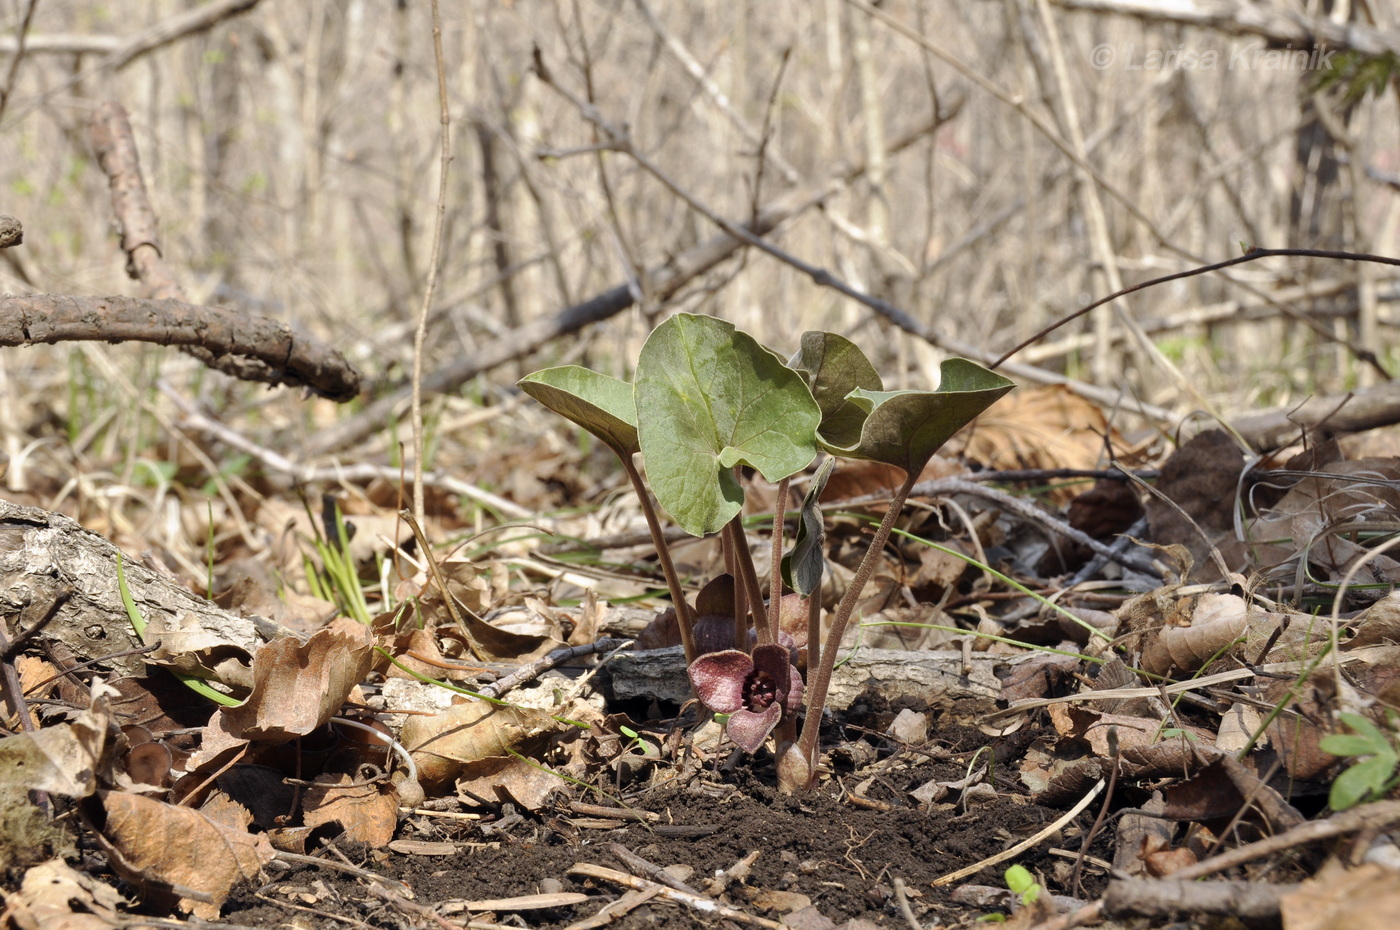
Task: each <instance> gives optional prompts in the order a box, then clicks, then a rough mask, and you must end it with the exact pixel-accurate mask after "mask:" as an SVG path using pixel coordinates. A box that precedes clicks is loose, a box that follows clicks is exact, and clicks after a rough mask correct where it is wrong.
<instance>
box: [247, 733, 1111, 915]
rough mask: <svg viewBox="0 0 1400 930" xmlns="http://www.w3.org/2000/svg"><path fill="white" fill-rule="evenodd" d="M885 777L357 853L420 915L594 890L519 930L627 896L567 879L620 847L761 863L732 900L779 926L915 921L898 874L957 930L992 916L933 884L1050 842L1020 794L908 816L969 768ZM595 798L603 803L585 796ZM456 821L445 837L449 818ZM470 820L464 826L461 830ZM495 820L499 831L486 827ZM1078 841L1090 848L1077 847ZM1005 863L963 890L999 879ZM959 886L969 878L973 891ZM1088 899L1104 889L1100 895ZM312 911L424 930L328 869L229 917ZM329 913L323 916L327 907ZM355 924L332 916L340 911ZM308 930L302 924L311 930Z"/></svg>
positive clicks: (263, 894)
mask: <svg viewBox="0 0 1400 930" xmlns="http://www.w3.org/2000/svg"><path fill="white" fill-rule="evenodd" d="M880 768H881V769H882V770H883V774H881V775H879V776H878V777H876V779H875V781H874V782H873V783H869V782H867V781H866V780H867V779H868V778H869V771H866V772H862V773H861V774H860V775H859V776H851V775H845V776H841V775H838V776H837V777H836V778H833V779H832V780H831V781H829V782H828V783H826V784H825V785H824V786H823V788H822V789H821V790H820V791H817V792H814V793H812V794H810V795H807V796H804V797H801V798H791V797H786V796H783V795H780V794H779V793H778V792H777V791H776V790H775V789H774V788H773V786H772V784H771V766H770V765H767V764H766V763H765V761H763V760H758V761H755V762H754V763H753V765H752V767H749V766H747V765H745V764H741V765H740V766H739V767H738V768H737V769H736V770H735V771H734V772H733V773H731V774H728V775H723V776H720V775H715V774H713V773H711V774H709V775H707V776H705V777H703V778H698V779H696V780H695V781H694V783H692V784H691V785H690V786H688V787H686V788H682V789H676V788H671V789H665V790H653V791H648V792H643V793H642V794H640V795H636V796H633V797H630V798H628V799H627V800H626V803H627V804H628V805H629V806H631V807H632V808H633V809H635V810H641V811H651V812H655V813H656V814H658V815H660V818H661V819H660V821H659V822H658V823H657V824H656V825H654V826H643V825H637V824H634V825H630V826H627V827H624V828H615V829H598V828H587V827H583V828H581V827H580V826H579V825H578V824H579V823H580V820H579V818H578V817H577V815H575V814H573V813H572V812H571V811H569V810H568V809H567V800H568V799H566V803H565V804H564V805H563V806H561V808H560V809H559V810H558V811H557V812H556V813H554V814H543V815H537V816H533V817H526V818H525V819H524V820H522V821H520V822H518V823H516V825H515V826H514V827H512V828H510V829H509V830H508V831H503V832H502V833H500V834H498V835H495V836H491V837H488V836H486V835H483V832H482V830H481V828H480V827H479V826H471V827H469V828H468V829H465V830H463V829H456V828H454V827H453V826H452V825H451V824H452V823H453V822H452V821H442V820H438V819H435V818H434V819H429V818H413V819H412V820H411V821H409V822H407V823H405V824H404V825H403V827H402V831H401V832H402V834H403V836H405V837H411V838H417V839H426V840H443V839H451V840H453V841H454V842H456V843H458V844H459V846H460V847H461V848H460V850H459V851H458V852H457V853H456V854H455V855H451V856H422V855H403V854H399V853H395V852H390V851H387V850H358V851H353V850H351V851H348V852H350V854H351V860H352V861H354V862H355V863H356V864H358V865H362V866H363V867H364V868H366V869H367V870H370V871H372V872H375V873H377V874H380V875H386V876H389V877H393V878H397V879H400V880H402V881H404V882H406V883H407V884H408V885H409V886H410V887H411V888H412V889H413V891H414V895H415V901H416V903H417V904H421V905H428V906H433V905H439V904H441V903H443V902H451V901H459V902H461V901H473V900H481V899H492V898H504V897H513V896H518V895H531V894H537V893H540V892H542V891H569V892H582V893H585V894H587V895H589V900H588V901H587V902H586V903H583V904H579V905H575V906H571V907H561V908H557V909H553V910H546V911H529V912H527V913H524V914H522V915H521V917H522V918H523V922H522V923H519V924H518V925H521V926H526V925H528V926H530V927H542V928H562V927H566V926H568V925H570V924H571V923H574V922H575V921H578V920H580V919H583V918H586V917H588V916H590V915H592V914H594V913H596V912H597V911H598V910H599V909H600V908H602V907H603V906H604V905H605V904H606V903H607V902H609V901H612V900H615V899H616V898H617V897H618V896H619V895H621V894H622V892H623V891H624V890H625V889H623V888H620V887H617V886H614V885H611V884H607V883H600V882H595V881H593V880H591V879H581V878H578V877H575V876H571V875H569V874H568V873H569V869H570V868H571V867H572V866H573V865H575V864H576V863H581V862H587V863H594V864H597V865H602V866H607V867H609V868H613V869H618V870H621V871H628V869H627V867H626V866H625V865H624V864H622V863H620V862H619V861H618V859H617V857H616V856H614V855H613V853H612V852H611V851H610V850H609V846H610V844H621V845H622V846H624V847H626V848H627V849H628V850H630V851H631V852H633V853H635V854H636V855H638V856H640V857H642V858H643V859H645V860H647V861H649V862H651V863H654V864H656V865H660V866H671V865H680V866H688V867H689V868H690V869H692V870H693V872H692V873H691V875H690V876H689V877H688V878H687V879H686V881H687V882H688V884H690V885H691V886H692V887H694V888H696V889H698V890H701V891H706V890H707V887H706V883H707V881H708V880H710V879H712V878H713V877H714V876H715V875H717V874H718V873H721V872H724V871H725V870H728V869H731V868H732V867H733V866H735V864H736V863H738V862H739V861H740V860H742V859H743V858H744V857H745V856H747V855H749V854H751V853H753V852H755V851H757V852H758V853H759V855H758V857H757V859H756V861H754V863H753V865H752V868H751V869H750V870H749V872H748V874H747V877H746V878H745V879H744V880H743V881H742V882H735V883H733V884H731V885H730V886H729V888H728V889H727V891H725V892H724V893H723V895H721V896H720V898H719V899H720V900H722V901H725V902H726V903H730V904H732V905H733V906H734V907H736V908H739V909H741V910H743V911H745V912H746V913H748V914H756V915H759V916H762V917H766V918H767V919H769V920H772V921H776V920H780V919H781V918H782V917H783V912H782V910H781V909H779V908H773V907H771V906H767V902H766V901H765V899H764V893H771V892H786V893H790V895H789V896H782V895H777V896H773V895H769V897H777V898H780V899H781V901H780V903H781V904H783V905H785V906H786V907H788V908H791V907H792V906H793V902H794V901H798V903H800V899H796V898H794V897H792V896H791V895H802V896H805V897H806V898H807V899H809V900H810V902H811V905H812V906H813V907H814V908H815V909H816V910H817V911H819V912H820V914H821V915H822V916H823V917H825V918H827V919H829V920H831V921H834V922H835V923H836V924H838V925H839V924H841V923H844V922H845V921H847V920H849V919H851V918H864V919H865V920H868V921H871V922H873V923H875V924H877V925H880V926H908V923H907V920H906V919H905V917H904V915H903V914H902V913H901V911H900V909H899V906H898V903H897V901H896V898H895V896H894V883H895V879H896V878H898V879H901V880H902V881H903V883H904V886H905V888H906V889H907V892H906V893H907V896H908V898H909V899H910V904H911V906H912V909H913V912H914V914H915V915H916V917H917V918H918V919H919V920H920V922H921V923H923V924H926V925H927V924H930V923H942V924H945V925H950V924H954V923H958V922H961V921H964V920H967V921H970V920H973V919H975V918H977V917H978V916H982V915H983V914H985V913H988V912H989V911H988V910H978V909H974V908H969V907H967V906H965V905H958V904H953V903H951V902H950V901H949V900H948V898H947V892H946V890H944V889H941V888H934V887H933V886H932V885H931V884H930V882H931V881H932V880H933V879H935V878H937V877H939V876H941V875H944V874H946V873H948V872H951V871H953V870H955V869H958V868H961V867H963V866H966V865H968V864H971V863H974V862H977V861H980V860H982V859H984V858H986V857H988V856H991V855H994V854H996V853H998V852H1000V851H1001V850H1003V849H1005V848H1006V847H1007V846H1009V845H1012V844H1014V843H1015V842H1017V841H1018V840H1020V839H1022V838H1024V837H1025V836H1028V835H1030V834H1031V833H1034V832H1036V831H1037V830H1038V829H1040V828H1041V827H1042V826H1044V824H1045V823H1047V822H1049V821H1051V820H1053V819H1055V818H1056V817H1057V816H1059V812H1057V811H1054V810H1050V809H1047V808H1044V807H1039V806H1036V805H1033V804H1029V803H1027V802H1026V801H1025V799H1024V798H1023V797H1020V796H1018V794H1017V792H1016V790H1015V788H1014V786H1009V787H1007V788H1006V789H1005V790H1001V791H999V792H998V795H997V797H996V798H994V799H992V800H990V801H987V802H985V803H982V804H977V803H973V804H971V805H970V806H969V808H968V809H967V810H961V809H959V808H957V807H955V806H954V805H951V804H950V805H943V806H942V807H941V808H940V809H937V810H934V811H931V812H923V811H920V810H917V809H914V808H913V807H910V806H908V805H909V804H910V803H911V802H910V800H909V796H908V792H909V791H911V790H912V789H913V788H915V787H917V786H919V785H920V784H923V783H924V782H926V781H928V780H930V779H933V778H937V779H939V780H956V779H958V778H961V777H963V776H964V775H965V774H966V772H967V758H966V757H961V756H956V755H955V757H954V758H953V759H950V761H948V762H946V763H939V764H937V765H930V764H922V765H917V766H915V765H903V764H897V765H894V766H881V767H880ZM857 784H864V788H863V791H864V792H865V793H864V794H863V795H862V797H863V798H868V799H869V801H866V802H865V803H866V804H869V803H870V801H873V802H874V803H876V804H884V805H889V806H890V809H886V810H877V809H871V808H870V807H869V806H862V803H861V802H860V801H856V800H852V798H851V790H852V788H853V787H855V786H856V785H857ZM581 799H582V800H587V801H597V800H598V799H597V798H596V797H592V796H586V797H583V798H581ZM443 823H446V824H448V826H447V827H445V828H444V827H442V826H440V824H443ZM458 823H460V821H458ZM488 826H489V824H488ZM678 826H680V827H692V828H693V827H700V828H705V829H707V830H709V831H710V832H709V833H708V834H707V835H702V836H691V837H677V836H673V835H669V834H671V833H673V832H674V829H675V828H676V827H678ZM1049 845H1054V844H1045V845H1041V846H1040V847H1038V849H1036V850H1031V851H1028V852H1027V853H1025V854H1024V855H1022V856H1019V857H1017V859H1016V861H1017V862H1019V863H1020V864H1022V865H1024V866H1026V867H1028V868H1030V869H1032V871H1034V872H1037V873H1038V874H1040V875H1042V876H1043V878H1045V879H1047V880H1049V881H1050V885H1051V887H1052V890H1059V889H1056V888H1054V884H1055V883H1054V881H1053V879H1052V875H1053V874H1055V870H1056V868H1059V869H1060V871H1061V872H1063V868H1064V867H1063V866H1057V863H1062V862H1064V861H1065V860H1064V859H1055V860H1053V861H1052V858H1051V857H1050V856H1048V855H1047V853H1046V852H1045V850H1046V849H1047V848H1048V846H1049ZM1071 845H1074V846H1076V847H1077V842H1076V843H1073V844H1071ZM1001 868H1004V866H1002V867H998V868H993V869H988V870H986V872H985V874H983V875H980V876H974V877H973V878H971V879H965V880H964V881H973V882H980V883H983V884H988V885H1001V884H1002V878H1001ZM959 884H961V883H959ZM1090 890H1091V892H1092V890H1093V886H1092V885H1091V887H1090ZM292 904H297V905H299V906H301V907H306V908H310V913H307V912H303V914H302V919H303V921H304V920H305V919H306V918H310V919H311V920H312V921H313V922H314V923H315V925H316V926H326V927H329V926H334V925H337V924H339V925H343V923H344V920H345V919H346V918H348V919H350V920H351V921H355V922H361V921H362V922H364V923H367V924H368V925H370V926H406V925H417V926H426V925H430V922H425V921H424V919H423V917H422V916H419V917H417V918H413V917H411V916H410V915H407V914H405V913H402V912H401V911H400V912H396V911H395V910H394V909H393V908H391V907H390V906H389V905H388V904H386V903H385V901H384V900H383V899H382V898H376V897H373V896H372V895H370V894H369V893H368V891H367V887H366V886H365V884H364V883H363V882H362V881H360V880H357V879H355V878H353V877H350V876H346V875H344V874H342V873H338V872H332V871H329V870H324V869H319V868H316V867H298V868H294V869H291V870H289V871H287V872H286V873H284V874H282V875H280V876H279V877H278V878H277V879H276V880H274V881H272V882H270V883H269V884H268V885H266V886H265V887H264V888H263V889H261V890H260V891H259V892H258V893H257V894H254V893H252V892H251V891H250V892H248V893H245V894H243V895H242V896H240V897H237V898H235V899H233V900H231V901H230V902H229V903H228V905H226V907H225V909H224V915H225V919H226V920H227V921H229V922H231V923H236V924H244V925H254V926H269V925H273V924H283V923H285V922H286V921H287V920H288V919H289V918H290V917H291V913H290V912H289V910H288V905H292ZM316 912H320V913H321V914H323V915H326V916H324V917H322V918H320V919H319V920H317V918H316V916H315V913H316ZM447 913H449V914H450V915H451V916H449V918H448V919H451V920H454V921H461V920H464V919H466V918H467V916H468V915H467V914H465V913H463V912H461V911H460V910H458V911H457V912H456V913H453V912H452V910H451V909H450V908H449V909H448V911H447ZM332 914H333V915H335V916H337V917H340V918H341V921H335V920H333V919H332V918H331V917H330V916H329V915H332ZM481 916H482V917H484V918H485V919H486V920H489V921H494V922H497V923H514V922H515V919H514V918H512V917H511V916H510V915H506V914H497V915H496V916H495V917H491V916H490V915H481ZM717 922H719V921H718V920H717V918H715V917H714V916H712V915H706V914H702V913H697V912H694V911H690V910H688V909H686V908H685V907H682V906H680V905H676V904H671V903H666V902H662V901H660V900H653V901H651V902H650V903H648V904H644V905H642V906H640V907H638V908H637V909H635V910H633V911H631V912H630V913H628V914H627V915H626V916H625V917H622V918H620V919H618V920H616V921H614V922H613V923H612V924H610V925H609V926H612V927H616V928H619V930H629V928H641V927H648V928H657V927H661V928H689V927H712V926H715V925H716V923H717ZM303 925H304V924H303Z"/></svg>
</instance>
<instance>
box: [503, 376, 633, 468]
mask: <svg viewBox="0 0 1400 930" xmlns="http://www.w3.org/2000/svg"><path fill="white" fill-rule="evenodd" d="M519 384H520V390H522V391H524V392H525V393H526V394H529V395H530V396H531V397H533V398H534V399H535V400H537V401H539V402H540V403H542V404H544V405H545V406H546V407H548V408H549V409H550V410H553V411H554V412H555V413H557V414H559V415H560V416H563V417H567V418H568V419H570V420H572V421H573V422H575V423H577V424H578V425H579V426H582V427H583V428H584V429H586V430H588V431H589V432H590V433H592V434H593V435H594V436H597V437H598V438H599V439H601V440H603V442H605V443H607V444H608V446H609V447H610V448H611V449H612V450H613V451H614V452H616V453H617V454H618V455H619V456H622V457H624V458H625V457H627V456H630V455H632V453H634V452H636V451H638V449H639V448H640V446H639V445H638V443H637V405H636V402H635V401H634V400H633V399H632V385H630V384H628V383H627V382H626V381H619V380H618V379H617V378H612V377H609V376H608V375H603V374H599V373H598V372H596V371H590V370H588V369H587V368H580V367H578V366H577V365H566V366H564V367H563V368H546V369H544V370H543V371H537V372H535V373H534V374H532V375H526V376H525V377H523V378H521V379H520V382H519Z"/></svg>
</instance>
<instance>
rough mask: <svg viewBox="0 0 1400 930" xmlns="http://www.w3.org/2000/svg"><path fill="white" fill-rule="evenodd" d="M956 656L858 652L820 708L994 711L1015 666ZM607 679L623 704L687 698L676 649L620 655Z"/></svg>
mask: <svg viewBox="0 0 1400 930" xmlns="http://www.w3.org/2000/svg"><path fill="white" fill-rule="evenodd" d="M964 658H965V657H964V655H963V653H962V652H960V651H958V650H950V649H931V650H928V651H923V652H920V651H909V650H903V649H861V650H859V651H857V652H856V653H855V655H853V656H852V657H851V658H850V660H848V661H846V662H845V663H843V664H842V665H841V666H840V667H838V668H837V669H836V671H835V673H833V675H832V677H831V690H830V692H829V693H828V696H827V701H826V706H827V708H828V709H830V710H845V709H847V708H849V707H850V706H851V705H852V704H854V703H855V702H856V701H857V700H859V699H861V697H862V696H868V695H870V694H871V693H874V694H878V695H879V696H880V698H881V699H883V700H885V701H888V702H889V703H891V704H894V703H898V702H902V701H918V702H924V703H927V704H928V705H929V706H930V707H937V708H940V709H952V708H953V707H955V706H956V708H957V709H958V712H959V714H960V715H965V716H976V715H979V714H982V713H989V712H991V711H993V710H996V701H997V698H998V697H1000V695H1001V680H1000V679H999V678H997V676H996V668H997V666H1000V665H1006V664H1008V663H1009V662H1013V661H1015V660H1014V659H1013V658H1012V657H1009V656H992V655H987V654H986V653H973V654H972V655H971V656H969V657H966V658H967V660H968V663H969V667H968V669H967V670H966V671H965V670H964V668H963V662H964ZM605 668H606V672H605V674H611V676H612V689H613V694H614V695H615V696H616V697H618V698H620V699H623V700H626V699H630V698H648V699H652V700H659V701H668V702H670V703H672V704H683V703H685V702H686V701H688V700H690V698H691V697H692V695H691V693H690V678H689V677H688V676H687V675H686V671H685V656H684V655H683V654H682V652H681V649H680V647H679V646H676V647H672V648H670V649H648V650H645V651H642V652H632V653H626V652H624V653H621V654H619V655H616V656H614V657H613V658H612V660H611V661H610V662H609V663H608V665H607V666H606V667H605Z"/></svg>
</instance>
